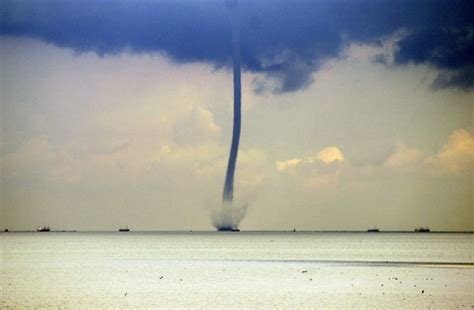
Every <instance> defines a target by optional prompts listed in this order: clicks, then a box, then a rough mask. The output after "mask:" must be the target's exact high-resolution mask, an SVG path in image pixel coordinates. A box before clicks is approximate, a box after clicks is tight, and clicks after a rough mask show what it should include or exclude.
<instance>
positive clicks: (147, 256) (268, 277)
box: [0, 231, 474, 309]
mask: <svg viewBox="0 0 474 310" xmlns="http://www.w3.org/2000/svg"><path fill="white" fill-rule="evenodd" d="M0 251H1V252H0V309H40V308H41V309H57V308H62V309H153V308H186V309H189V308H211V309H215V308H226V309H228V308H236V309H237V308H239V309H240V308H261V309H268V308H298V309H299V308H319V309H373V308H378V309H426V308H431V309H473V308H474V257H473V255H474V234H472V233H384V232H379V233H342V232H334V233H329V232H196V231H193V232H191V231H190V232H30V233H12V232H10V233H1V234H0Z"/></svg>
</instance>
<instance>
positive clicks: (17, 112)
mask: <svg viewBox="0 0 474 310" xmlns="http://www.w3.org/2000/svg"><path fill="white" fill-rule="evenodd" d="M388 43H389V42H388ZM388 43H387V44H388ZM388 45H389V44H388ZM0 47H1V49H0V60H1V62H2V63H1V67H2V70H1V74H0V75H1V76H0V78H1V87H2V89H1V118H0V121H1V126H2V133H1V165H2V167H1V168H2V169H1V200H0V203H1V222H0V229H4V228H9V229H33V228H35V227H36V226H39V225H50V226H51V228H53V229H78V230H81V229H84V230H109V229H113V230H115V229H116V228H118V227H119V226H123V225H128V226H129V227H131V228H132V229H137V230H162V229H163V230H165V229H184V230H187V229H194V230H198V229H212V225H211V219H210V214H211V210H212V209H213V208H215V207H216V206H218V205H219V204H220V199H221V191H222V186H223V179H224V173H225V167H226V162H227V155H228V148H229V144H230V134H231V125H232V104H231V103H232V84H231V83H232V78H231V72H229V71H226V70H214V69H213V68H212V67H210V66H208V65H206V64H190V65H182V64H181V65H177V64H174V63H172V62H169V61H168V59H167V58H165V57H164V56H160V55H158V54H153V55H137V54H128V53H124V54H121V55H118V56H108V57H103V58H101V57H98V56H97V55H95V54H91V53H84V54H78V53H75V52H73V51H72V50H69V49H62V48H58V47H55V46H52V45H47V44H45V43H42V42H40V41H37V40H30V39H14V38H6V37H3V38H2V39H1V41H0ZM382 50H383V52H385V53H388V54H389V55H390V52H391V49H390V46H388V47H387V46H382V47H374V46H366V45H365V46H364V45H350V46H348V47H347V48H346V49H345V51H344V53H343V55H340V56H341V57H339V58H337V59H328V60H327V61H326V62H325V63H323V65H322V68H321V69H320V70H319V71H318V72H317V73H316V74H315V75H314V81H315V82H314V83H313V84H312V85H311V86H310V87H308V88H306V89H304V90H302V91H299V92H295V93H286V94H272V93H262V94H258V95H257V94H255V93H254V92H253V91H252V89H253V87H255V85H256V81H260V82H262V81H264V82H265V80H264V79H265V77H264V76H261V75H255V74H249V73H244V75H243V105H244V111H243V123H242V124H243V130H242V136H241V149H240V153H239V158H238V164H237V172H236V188H235V199H236V203H237V204H239V205H247V206H248V208H247V214H246V216H245V218H244V219H243V221H242V223H241V225H240V226H241V228H242V229H292V228H293V227H296V228H297V229H310V230H313V229H321V230H324V229H327V230H332V229H348V230H349V229H367V228H369V227H373V226H377V227H379V228H380V229H388V230H405V229H407V230H412V229H414V228H415V227H417V226H430V227H431V228H432V229H433V230H473V229H474V224H473V223H474V205H473V169H474V132H473V109H472V102H474V92H472V91H470V92H465V91H459V90H454V89H445V90H436V91H434V90H432V89H431V88H430V84H431V82H432V81H433V79H434V78H435V76H436V71H435V69H433V68H430V67H428V66H425V65H419V66H414V65H408V66H396V67H395V66H385V65H382V64H378V63H375V62H373V57H374V55H376V54H378V53H380V52H381V51H382ZM270 82H271V81H270Z"/></svg>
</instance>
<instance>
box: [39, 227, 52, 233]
mask: <svg viewBox="0 0 474 310" xmlns="http://www.w3.org/2000/svg"><path fill="white" fill-rule="evenodd" d="M36 231H38V232H45V231H50V229H49V226H40V227H38V228H36Z"/></svg>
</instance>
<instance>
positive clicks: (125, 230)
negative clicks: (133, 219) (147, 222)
mask: <svg viewBox="0 0 474 310" xmlns="http://www.w3.org/2000/svg"><path fill="white" fill-rule="evenodd" d="M118 231H122V232H127V231H130V229H129V228H128V227H120V228H119V230H118Z"/></svg>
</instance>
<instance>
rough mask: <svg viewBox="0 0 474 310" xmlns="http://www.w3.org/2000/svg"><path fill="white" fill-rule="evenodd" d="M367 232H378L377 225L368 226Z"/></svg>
mask: <svg viewBox="0 0 474 310" xmlns="http://www.w3.org/2000/svg"><path fill="white" fill-rule="evenodd" d="M367 232H379V229H378V228H377V227H375V228H369V229H367Z"/></svg>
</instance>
